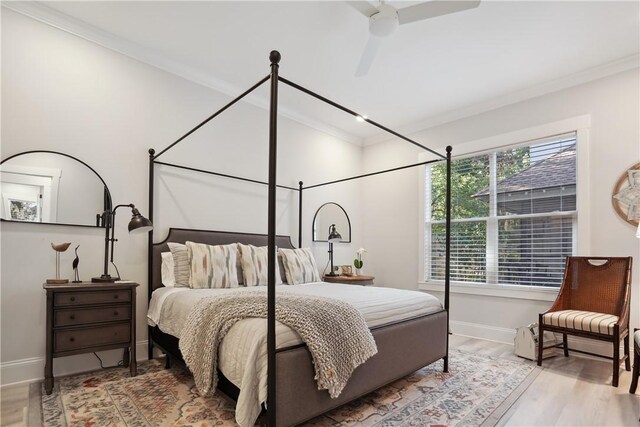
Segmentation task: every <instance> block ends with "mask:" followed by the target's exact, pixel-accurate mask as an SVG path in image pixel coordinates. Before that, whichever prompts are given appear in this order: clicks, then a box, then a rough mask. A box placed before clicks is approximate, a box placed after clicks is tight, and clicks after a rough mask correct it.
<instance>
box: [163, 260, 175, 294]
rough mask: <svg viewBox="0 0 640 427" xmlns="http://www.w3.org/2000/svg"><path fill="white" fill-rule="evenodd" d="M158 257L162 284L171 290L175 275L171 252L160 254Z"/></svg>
mask: <svg viewBox="0 0 640 427" xmlns="http://www.w3.org/2000/svg"><path fill="white" fill-rule="evenodd" d="M160 256H161V257H162V265H161V266H160V273H161V274H160V276H161V277H162V284H163V285H164V286H167V287H170V288H172V287H174V286H175V285H176V275H175V272H174V271H173V268H174V267H173V255H171V252H162V253H161V254H160Z"/></svg>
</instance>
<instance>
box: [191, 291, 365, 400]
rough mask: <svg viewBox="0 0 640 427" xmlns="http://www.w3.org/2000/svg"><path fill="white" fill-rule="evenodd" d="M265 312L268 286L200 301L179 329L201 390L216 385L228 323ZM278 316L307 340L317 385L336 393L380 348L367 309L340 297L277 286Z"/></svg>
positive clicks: (205, 393) (205, 391)
mask: <svg viewBox="0 0 640 427" xmlns="http://www.w3.org/2000/svg"><path fill="white" fill-rule="evenodd" d="M266 316H267V296H266V289H259V290H256V291H244V292H233V291H231V293H230V294H229V295H225V296H222V297H215V298H204V299H202V300H201V301H199V302H198V303H197V304H196V305H195V307H194V308H193V310H192V312H191V313H190V314H189V316H188V318H187V321H186V323H185V326H184V328H183V330H182V333H181V335H180V351H181V352H182V356H183V357H184V360H185V362H186V364H187V366H188V367H189V369H190V370H191V373H192V374H193V378H194V380H195V383H196V386H197V388H198V391H199V392H200V394H201V395H203V396H204V395H207V394H209V393H210V392H212V391H214V390H215V388H216V386H217V383H218V373H217V372H218V371H217V358H218V347H219V345H220V343H221V341H222V339H223V338H224V336H225V335H226V333H227V332H228V331H229V329H231V327H232V326H233V325H234V324H235V323H236V322H237V321H239V320H241V319H244V318H248V317H264V318H266ZM276 320H277V321H278V322H280V323H283V324H285V325H287V326H289V327H290V328H292V329H293V330H295V331H296V332H297V333H298V335H300V337H301V338H302V339H303V341H304V342H305V343H306V344H307V347H308V348H309V351H310V352H311V356H312V358H313V363H314V366H315V371H316V377H315V379H316V380H317V382H318V390H325V389H326V390H328V391H329V395H330V396H331V397H332V398H336V397H338V396H339V395H340V393H341V392H342V389H343V388H344V387H345V385H346V384H347V381H348V380H349V377H350V376H351V374H352V373H353V371H354V370H355V369H356V368H357V367H358V366H359V365H361V364H362V363H364V362H365V361H366V360H367V359H369V358H370V357H371V356H373V355H374V354H376V353H377V352H378V349H377V347H376V343H375V341H374V339H373V335H371V331H370V330H369V328H368V327H367V324H366V322H365V320H364V318H363V316H362V314H361V313H360V312H359V311H358V310H357V309H356V308H354V307H353V306H352V305H350V304H348V303H345V302H342V301H340V300H336V299H332V298H325V297H316V296H309V295H292V294H287V293H286V291H285V292H283V291H281V290H278V296H277V299H276Z"/></svg>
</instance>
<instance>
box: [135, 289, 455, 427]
mask: <svg viewBox="0 0 640 427" xmlns="http://www.w3.org/2000/svg"><path fill="white" fill-rule="evenodd" d="M282 286H286V287H287V292H294V293H299V294H307V295H319V296H325V297H331V298H336V299H339V300H342V301H345V302H348V303H350V304H352V305H353V306H354V307H355V308H357V309H358V311H360V312H361V313H362V315H363V316H364V318H365V320H366V322H367V325H368V326H369V327H370V328H374V327H377V326H382V325H386V324H390V323H395V322H398V321H402V320H406V319H410V318H413V317H417V316H421V315H425V314H429V313H434V312H436V311H439V310H441V309H442V305H441V304H440V301H439V300H438V299H437V298H435V297H434V296H432V295H429V294H425V293H423V292H417V291H407V290H402V289H392V288H379V287H364V286H355V285H342V284H333V283H325V282H317V283H307V284H304V285H296V286H288V285H282ZM243 289H251V288H242V287H241V288H237V289H232V290H230V289H189V288H170V287H164V288H159V289H156V290H155V291H154V292H153V294H152V296H151V301H150V303H149V311H148V313H147V319H148V323H149V325H151V326H156V325H157V326H158V327H159V328H160V330H162V331H163V332H165V333H168V334H171V335H173V336H176V337H178V338H180V332H181V331H182V327H183V325H184V322H185V321H186V318H187V315H188V313H189V311H190V308H191V307H192V306H193V305H194V304H195V303H196V302H197V301H198V300H199V299H201V298H203V297H210V296H215V295H223V294H224V293H225V292H230V291H231V292H233V291H238V290H240V291H242V290H243ZM266 342H267V323H266V321H265V319H257V318H251V319H243V320H240V321H239V322H237V323H236V324H235V325H234V326H233V327H232V328H231V329H230V330H229V332H228V333H227V335H226V336H225V338H224V339H223V340H222V344H221V345H220V348H219V358H218V369H219V370H220V371H221V372H222V373H223V374H224V376H225V377H227V379H229V381H231V382H232V383H233V384H235V385H236V386H237V387H238V388H239V389H240V395H239V396H238V401H237V404H236V422H237V423H238V424H239V425H241V426H243V427H244V426H252V425H254V423H255V421H256V420H257V418H258V415H259V414H260V410H261V404H262V403H263V402H265V401H266V399H267V344H266ZM301 342H302V341H301V339H300V337H299V336H298V334H297V333H296V332H295V331H293V330H292V329H291V328H289V327H288V326H285V325H283V324H281V323H280V322H276V346H277V347H278V348H282V347H288V346H291V345H296V344H300V343H301Z"/></svg>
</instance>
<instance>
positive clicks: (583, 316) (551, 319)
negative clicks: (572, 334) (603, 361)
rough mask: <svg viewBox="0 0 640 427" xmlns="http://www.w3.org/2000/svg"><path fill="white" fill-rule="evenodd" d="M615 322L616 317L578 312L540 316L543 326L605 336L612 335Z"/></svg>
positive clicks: (560, 312) (567, 311) (556, 312)
mask: <svg viewBox="0 0 640 427" xmlns="http://www.w3.org/2000/svg"><path fill="white" fill-rule="evenodd" d="M617 321H618V316H614V315H612V314H603V313H594V312H592V311H579V310H560V311H553V312H551V313H547V314H545V315H544V316H542V322H543V323H544V324H545V325H550V326H558V327H561V328H568V329H575V330H578V331H586V332H596V333H599V334H607V335H613V325H615V324H616V322H617Z"/></svg>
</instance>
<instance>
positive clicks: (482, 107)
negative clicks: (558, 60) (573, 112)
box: [364, 54, 640, 146]
mask: <svg viewBox="0 0 640 427" xmlns="http://www.w3.org/2000/svg"><path fill="white" fill-rule="evenodd" d="M638 67H640V54H635V55H631V56H626V57H623V58H620V59H617V60H614V61H611V62H607V63H605V64H602V65H598V66H596V67H593V68H588V69H586V70H583V71H579V72H577V73H573V74H569V75H568V76H564V77H560V78H558V79H554V80H549V81H547V82H544V83H541V84H538V85H534V86H530V87H528V88H526V89H522V90H519V91H516V92H512V93H510V94H507V95H503V96H499V97H496V98H493V99H490V100H488V101H485V102H481V103H478V104H474V105H471V106H468V107H464V108H459V109H455V110H452V111H449V112H447V113H444V114H438V115H435V116H431V117H428V118H426V119H423V120H420V121H418V122H414V123H411V124H407V125H404V126H400V127H399V128H396V131H397V132H399V133H401V134H403V135H411V134H415V133H418V132H421V131H425V130H427V129H429V128H432V127H435V126H439V125H443V124H445V123H450V122H453V121H456V120H460V119H464V118H466V117H471V116H475V115H477V114H481V113H485V112H487V111H491V110H495V109H498V108H501V107H504V106H507V105H511V104H516V103H518V102H522V101H526V100H528V99H532V98H537V97H539V96H542V95H546V94H549V93H553V92H558V91H560V90H563V89H567V88H570V87H573V86H578V85H581V84H584V83H588V82H590V81H593V80H598V79H601V78H604V77H607V76H611V75H614V74H618V73H621V72H624V71H628V70H632V69H634V68H638ZM391 139H393V138H392V137H389V136H388V135H386V134H378V135H374V136H371V137H368V138H365V139H364V145H365V146H368V145H374V144H378V143H381V142H386V141H390V140H391Z"/></svg>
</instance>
